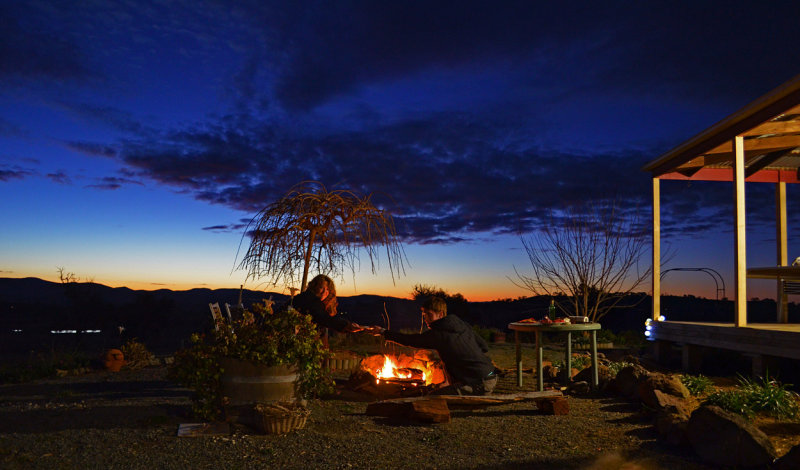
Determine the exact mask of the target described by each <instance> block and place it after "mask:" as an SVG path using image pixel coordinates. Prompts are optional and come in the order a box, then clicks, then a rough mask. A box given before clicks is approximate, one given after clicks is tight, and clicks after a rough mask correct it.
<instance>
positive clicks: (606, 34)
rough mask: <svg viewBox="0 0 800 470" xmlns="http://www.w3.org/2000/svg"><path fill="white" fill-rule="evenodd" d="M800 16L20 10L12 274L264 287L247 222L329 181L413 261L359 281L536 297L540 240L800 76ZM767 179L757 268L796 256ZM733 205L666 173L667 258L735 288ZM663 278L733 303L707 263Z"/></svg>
mask: <svg viewBox="0 0 800 470" xmlns="http://www.w3.org/2000/svg"><path fill="white" fill-rule="evenodd" d="M798 20H800V2H797V1H770V2H753V1H747V2H743V1H724V2H722V1H714V2H712V1H692V2H680V1H679V2H675V1H650V0H648V1H643V2H636V1H627V2H621V1H619V2H617V1H603V2H588V1H585V2H569V1H566V2H536V1H528V0H526V1H519V2H516V1H515V2H488V1H469V0H460V1H458V2H435V1H394V2H388V1H386V2H384V1H376V0H365V1H360V2H359V1H320V2H306V1H296V2H285V1H280V2H273V1H265V0H253V1H246V0H245V1H236V2H226V1H208V0H207V1H203V0H185V1H184V0H163V1H136V0H128V1H124V0H123V1H114V2H106V1H81V2H70V1H63V2H62V1H36V0H28V1H24V2H2V3H0V200H2V205H0V216H1V217H2V220H3V221H4V223H3V228H2V230H0V277H27V276H35V277H40V278H43V279H47V280H57V272H56V268H57V267H64V268H65V269H66V270H67V271H71V272H74V273H75V274H76V275H77V276H79V277H81V278H82V279H86V278H88V279H92V280H94V281H95V282H98V283H102V284H106V285H110V286H128V287H131V288H135V289H159V288H171V289H189V288H193V287H210V288H217V287H238V286H239V285H240V284H242V283H244V282H245V273H244V272H243V271H240V270H236V269H235V265H236V259H237V258H236V257H237V249H238V248H239V244H240V241H241V240H242V234H243V230H244V224H245V223H246V222H247V221H248V220H249V219H250V218H251V217H252V216H253V215H255V213H256V212H257V211H258V210H259V209H261V208H263V207H264V206H266V205H268V204H269V203H270V202H272V201H274V200H275V199H276V198H278V197H280V196H281V195H282V194H284V193H285V192H286V190H287V189H289V188H290V187H291V186H293V185H294V184H296V183H298V182H301V181H304V180H318V181H321V182H322V183H324V184H325V185H326V186H327V187H328V188H330V189H337V188H347V189H353V190H355V191H358V192H359V193H362V194H368V193H374V195H375V196H374V200H375V201H376V202H378V203H379V204H381V207H383V208H386V209H388V210H390V211H391V212H392V213H393V214H394V215H395V217H396V223H397V224H398V227H399V229H400V231H401V234H402V237H403V240H404V244H405V250H406V254H407V257H408V261H409V264H408V265H407V266H406V275H405V276H404V277H401V278H400V279H398V280H397V282H396V283H395V284H393V283H392V280H391V277H390V273H389V271H388V269H386V266H385V263H383V264H382V266H381V267H382V269H380V270H379V275H377V276H373V275H372V273H371V272H370V270H369V269H364V271H363V272H360V273H358V274H357V275H356V276H355V279H354V278H353V277H352V276H348V275H346V276H345V277H344V279H338V280H337V285H338V290H339V293H340V295H353V294H382V295H393V296H398V297H406V296H408V295H409V293H410V292H411V290H412V287H413V286H414V285H415V284H428V285H435V286H438V287H441V288H444V289H446V290H448V291H450V292H460V293H462V294H463V295H464V296H465V297H467V298H468V299H469V300H491V299H497V298H505V297H514V298H516V297H518V296H522V295H527V292H526V291H525V290H523V289H521V288H519V287H517V286H515V285H514V284H513V283H512V282H511V280H510V279H509V278H514V268H515V267H516V268H517V269H519V270H521V271H522V272H525V271H526V269H528V267H529V262H528V260H527V257H526V256H525V252H524V250H523V249H522V243H521V242H520V236H536V234H537V229H538V228H540V227H542V224H544V223H546V221H547V219H548V214H549V212H550V211H551V210H553V209H558V208H563V207H569V206H571V205H574V204H580V203H582V202H586V201H591V200H598V199H601V198H609V197H611V198H615V199H616V200H617V201H619V204H621V205H623V206H624V207H626V208H635V209H636V210H638V212H639V213H640V215H641V217H642V220H643V221H644V222H646V223H649V217H650V214H649V211H650V177H649V175H648V174H646V173H644V172H642V171H641V170H640V169H641V167H642V166H643V165H644V164H645V163H647V162H648V161H650V160H652V159H654V158H657V157H658V156H660V155H661V154H663V153H664V152H666V151H668V150H670V149H671V148H673V147H675V146H676V145H678V144H680V143H682V142H683V141H685V140H687V139H689V138H691V137H692V136H693V135H695V134H697V133H699V132H701V131H702V130H704V129H706V128H708V127H710V126H711V125H713V124H714V123H716V122H717V121H719V120H721V119H723V118H725V117H726V116H728V115H729V114H731V113H733V112H735V111H737V110H738V109H740V108H742V107H743V106H745V105H746V104H748V103H749V102H751V101H752V100H754V99H756V98H758V97H759V96H761V95H763V94H764V93H766V92H768V91H770V90H771V89H773V88H774V87H776V86H778V85H780V84H781V83H783V82H785V81H786V80H788V79H790V78H792V77H793V76H795V75H797V74H798V73H800V48H798V47H797V25H798ZM747 191H748V219H747V223H748V263H749V264H751V265H770V264H774V262H775V254H774V251H775V249H774V228H773V227H774V222H773V220H774V202H773V187H772V186H771V185H762V186H758V185H755V184H749V185H748V186H747ZM798 197H800V189H798V188H795V187H790V188H789V189H788V200H789V211H790V233H789V239H790V246H789V256H790V258H791V259H794V257H796V256H800V218H798V217H797V216H798V215H800V214H798V213H799V212H800V211H797V210H796V209H797V205H796V202H797V201H798ZM732 219H733V189H732V186H731V185H730V184H728V183H696V182H695V183H691V184H687V183H686V182H676V181H665V182H663V183H662V224H663V232H662V237H663V242H664V244H665V248H669V249H671V250H672V251H674V253H675V255H674V257H673V258H672V259H671V261H670V262H669V264H668V265H666V266H664V268H663V269H669V268H675V267H710V268H713V269H716V270H718V271H720V272H721V273H722V274H723V277H724V278H725V281H726V283H727V286H728V296H729V297H732V296H733V277H732V271H733V233H732V228H733V223H732ZM246 242H247V241H246V240H245V243H246ZM362 261H364V262H366V259H362ZM382 261H385V260H382ZM642 261H643V263H644V264H645V265H647V264H649V262H650V261H649V258H648V257H645V258H644V259H643V260H642ZM362 266H363V267H365V268H368V264H367V265H364V263H362ZM246 286H247V287H249V288H267V289H269V290H276V291H280V290H281V289H282V288H283V287H284V286H278V287H277V288H271V287H268V286H263V284H262V283H261V282H260V281H259V280H248V281H247V283H246ZM748 286H749V289H750V296H762V297H763V296H767V295H771V294H772V293H773V291H774V283H769V282H765V281H761V282H760V283H758V282H756V281H751V282H750V283H749V284H748ZM642 290H649V284H648V285H645V286H643V288H642ZM663 291H664V292H665V293H668V294H684V293H688V294H695V295H700V296H706V297H713V296H714V295H715V292H714V285H713V282H712V281H711V279H710V278H709V277H707V276H705V275H703V274H702V273H700V274H698V273H670V274H669V275H668V276H667V278H665V280H664V284H663Z"/></svg>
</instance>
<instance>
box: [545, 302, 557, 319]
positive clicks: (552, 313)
mask: <svg viewBox="0 0 800 470" xmlns="http://www.w3.org/2000/svg"><path fill="white" fill-rule="evenodd" d="M547 317H548V318H550V320H555V319H556V303H555V301H554V300H553V299H550V306H549V307H547Z"/></svg>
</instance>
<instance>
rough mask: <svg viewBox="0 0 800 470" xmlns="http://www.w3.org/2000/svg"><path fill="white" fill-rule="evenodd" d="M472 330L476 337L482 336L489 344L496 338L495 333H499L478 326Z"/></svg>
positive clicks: (474, 326)
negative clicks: (493, 337)
mask: <svg viewBox="0 0 800 470" xmlns="http://www.w3.org/2000/svg"><path fill="white" fill-rule="evenodd" d="M472 330H473V331H474V332H475V334H476V335H478V336H480V337H481V338H482V339H483V340H484V341H486V342H487V343H491V342H492V336H494V332H495V331H497V330H495V329H492V328H481V327H480V326H478V325H473V326H472Z"/></svg>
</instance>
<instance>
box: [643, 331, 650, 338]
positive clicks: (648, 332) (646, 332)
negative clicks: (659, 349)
mask: <svg viewBox="0 0 800 470" xmlns="http://www.w3.org/2000/svg"><path fill="white" fill-rule="evenodd" d="M651 334H652V333H650V330H647V331H645V332H644V335H645V336H647V337H648V338H649V337H650V335H651Z"/></svg>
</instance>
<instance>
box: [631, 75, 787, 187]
mask: <svg viewBox="0 0 800 470" xmlns="http://www.w3.org/2000/svg"><path fill="white" fill-rule="evenodd" d="M798 104H800V75H798V76H796V77H794V78H793V79H791V80H789V81H788V82H786V83H784V84H783V85H781V86H780V87H778V88H776V89H775V90H773V91H771V92H770V93H768V94H767V95H764V96H763V97H761V98H759V99H758V100H756V101H754V102H753V103H751V104H749V105H747V106H746V107H744V108H743V109H741V110H739V111H738V112H736V113H735V114H733V115H731V116H729V117H728V118H726V119H724V120H723V121H720V122H719V123H717V124H715V125H714V126H712V127H710V128H708V129H706V130H705V131H703V132H701V133H700V134H698V135H697V136H695V137H694V138H692V139H690V140H689V141H687V142H685V143H683V144H682V145H680V146H678V147H677V148H675V149H673V150H672V151H670V152H667V153H666V154H664V155H662V156H661V157H659V158H658V159H656V160H655V161H653V162H650V163H649V164H647V165H645V166H644V168H642V169H643V170H644V171H648V172H651V173H652V174H653V176H658V175H661V174H664V173H669V172H672V171H675V168H677V167H679V166H681V165H683V164H685V163H686V162H688V161H689V160H691V159H693V158H695V157H697V156H698V155H703V154H705V153H707V152H708V151H709V150H711V149H714V148H716V147H719V146H722V145H724V144H727V145H728V146H730V141H731V140H733V138H734V137H735V136H737V135H742V134H743V133H745V132H748V131H750V130H751V129H753V128H755V127H757V126H759V125H761V124H763V123H765V122H772V120H773V119H776V117H779V116H787V110H790V109H794V108H796V107H798ZM748 140H753V139H748ZM789 146H791V145H787V147H789ZM793 146H794V147H798V146H800V143H798V144H795V145H793ZM771 150H778V149H777V148H773V149H771ZM729 151H732V150H729Z"/></svg>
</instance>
